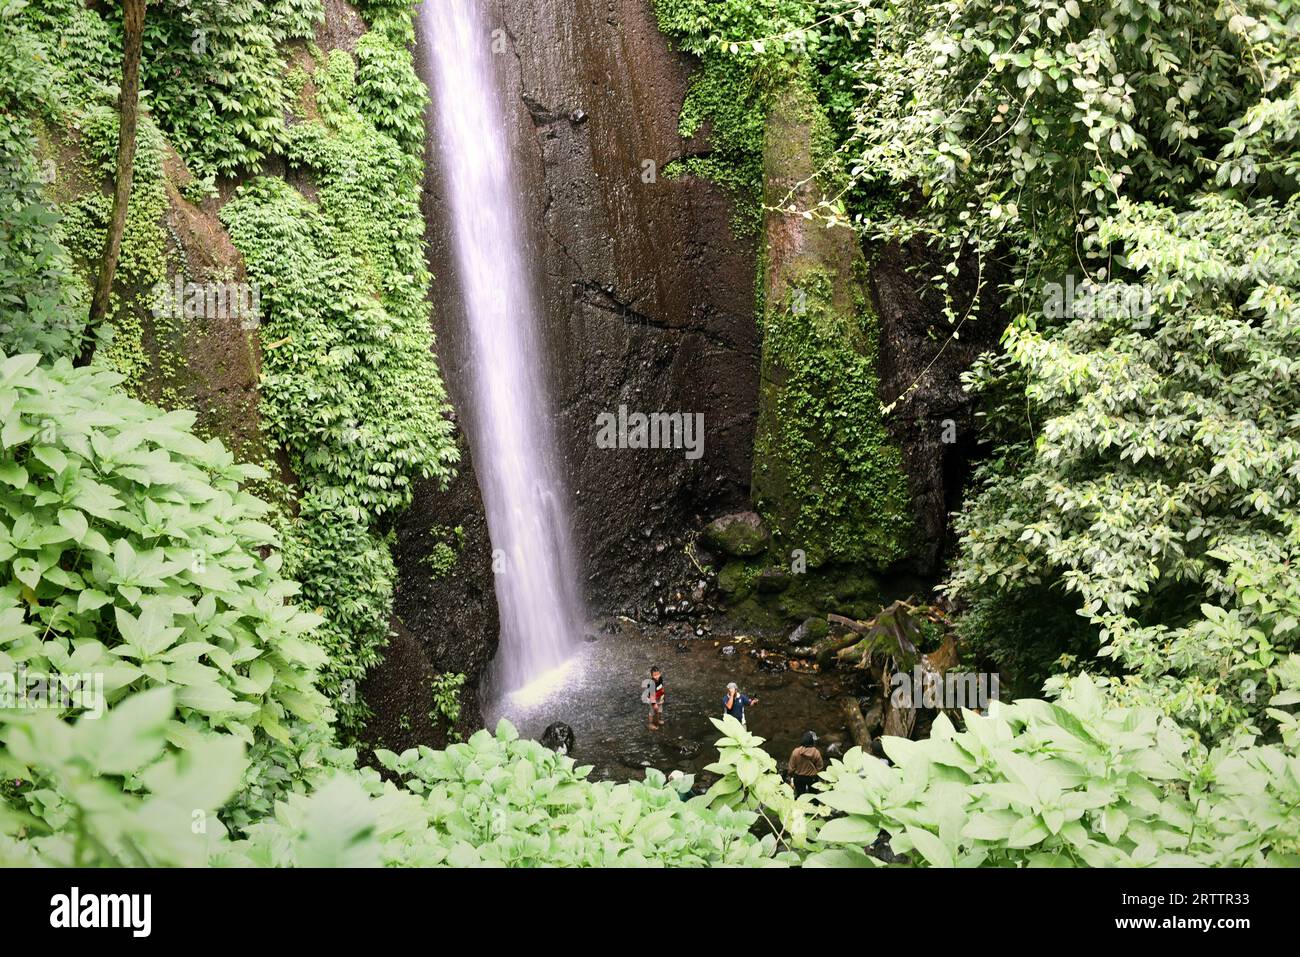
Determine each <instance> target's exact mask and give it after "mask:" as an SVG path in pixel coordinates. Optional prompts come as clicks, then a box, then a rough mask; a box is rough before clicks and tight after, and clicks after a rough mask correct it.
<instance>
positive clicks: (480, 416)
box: [420, 0, 585, 693]
mask: <svg viewBox="0 0 1300 957" xmlns="http://www.w3.org/2000/svg"><path fill="white" fill-rule="evenodd" d="M481 2H482V0H425V2H424V3H423V4H422V6H421V8H420V16H421V17H422V20H423V28H424V30H423V32H424V36H425V38H426V40H427V43H428V56H427V63H428V67H427V69H426V73H427V75H426V76H425V77H424V80H425V82H426V83H427V84H428V86H429V89H430V93H431V94H432V96H433V99H434V102H435V104H436V110H435V122H436V136H437V139H436V143H437V149H438V154H439V162H440V165H441V168H442V169H443V184H444V192H445V196H444V198H445V204H446V205H445V209H446V215H447V217H448V223H449V225H450V232H449V237H450V247H451V249H452V250H453V253H454V263H455V271H456V278H457V281H458V283H459V291H460V295H461V300H462V302H463V312H464V316H465V321H466V323H467V325H468V332H469V336H468V348H467V356H468V373H469V378H470V382H471V388H472V403H473V408H472V409H471V410H470V414H469V415H468V419H469V425H468V438H469V442H470V448H471V450H472V452H473V456H474V464H475V469H476V471H477V472H478V479H479V484H480V487H481V489H482V492H483V505H484V509H485V511H486V513H487V523H488V532H489V534H490V536H491V539H492V547H493V571H494V572H495V573H496V574H495V580H496V593H497V602H498V605H499V606H500V611H501V642H500V645H499V648H498V651H497V657H496V660H495V662H494V663H493V668H492V674H491V676H490V684H491V687H492V690H493V693H503V692H511V691H516V690H518V689H520V688H522V687H523V686H524V685H527V684H529V683H530V682H535V681H537V680H538V679H540V678H543V677H544V676H545V675H546V674H547V673H548V672H553V671H554V670H555V669H557V668H558V667H559V666H560V665H562V664H563V663H564V662H565V661H566V660H568V659H569V657H570V655H571V654H572V653H573V651H574V649H575V647H576V646H577V642H578V639H579V637H580V635H581V628H582V624H583V621H584V617H585V616H584V614H583V612H582V599H581V596H580V593H579V589H578V587H577V584H576V575H575V571H574V569H575V563H574V560H573V548H572V544H571V540H570V525H569V516H568V514H567V509H566V502H567V501H568V496H567V492H566V490H565V488H564V485H563V483H562V481H561V479H560V471H559V468H558V466H557V462H556V450H557V442H556V436H555V430H554V429H553V428H552V421H553V417H552V412H551V409H550V406H549V403H548V397H547V389H546V385H545V381H544V378H543V376H542V374H541V367H542V361H543V353H542V349H541V346H540V337H539V335H538V331H537V329H536V328H535V326H536V324H537V317H538V310H537V305H536V302H535V297H534V294H533V285H532V280H531V276H530V272H529V268H528V263H527V262H526V260H525V257H524V255H523V245H524V243H523V233H522V231H521V229H520V218H521V217H520V214H519V211H518V209H517V208H516V202H517V199H516V197H518V196H519V195H520V193H521V190H522V187H521V183H522V178H521V177H520V176H519V175H518V174H517V172H516V170H515V169H514V164H513V162H512V157H511V152H510V148H509V142H508V137H507V135H506V116H505V111H504V110H503V108H502V99H501V96H500V94H499V93H498V90H497V84H498V79H499V78H498V75H497V58H496V57H494V55H493V52H492V48H491V47H492V36H491V34H490V32H489V30H488V28H487V24H486V23H485V21H484V20H483V17H482V14H481V12H480V9H479V6H480V3H481Z"/></svg>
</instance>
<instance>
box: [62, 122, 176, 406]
mask: <svg viewBox="0 0 1300 957" xmlns="http://www.w3.org/2000/svg"><path fill="white" fill-rule="evenodd" d="M76 128H77V130H78V133H79V136H80V142H81V144H82V146H83V148H84V149H85V163H86V169H85V171H84V172H85V175H86V177H87V178H88V179H89V180H90V181H91V182H94V183H98V182H100V181H107V182H111V181H112V177H113V175H114V173H115V170H116V168H117V131H118V115H117V112H116V111H115V110H113V109H111V108H109V107H107V106H95V107H90V108H88V109H87V110H86V111H85V112H84V113H83V114H82V115H81V116H80V117H79V118H78V120H77V121H76ZM165 150H166V145H165V143H164V141H163V138H162V136H161V135H160V134H159V132H158V129H157V127H155V126H154V125H153V124H152V123H150V122H149V121H148V120H144V121H142V122H141V123H140V126H139V129H138V131H137V135H136V153H135V160H134V164H133V167H132V169H133V172H132V180H131V201H130V204H129V205H128V207H127V216H126V227H125V229H124V231H123V233H122V250H121V254H120V256H119V258H118V265H117V271H116V273H115V274H114V280H113V292H112V295H111V297H110V299H109V311H108V328H107V329H97V330H93V331H94V332H95V334H96V335H97V336H98V337H99V338H100V345H99V347H98V348H97V349H96V351H95V361H96V363H98V364H101V365H104V366H106V367H107V368H109V369H112V370H113V371H115V372H119V373H121V374H122V375H123V376H124V377H125V378H126V381H127V383H128V385H129V387H130V388H132V389H134V390H135V391H136V392H137V393H139V392H141V391H142V386H143V384H144V378H145V375H146V373H147V372H148V370H149V356H148V354H147V353H146V351H145V347H144V341H145V330H146V328H147V327H148V325H150V324H151V321H152V317H151V313H152V312H153V309H154V306H155V305H156V304H155V302H154V298H153V290H154V287H155V286H156V285H157V284H158V283H160V282H163V281H165V280H166V278H167V243H168V238H169V237H168V234H167V231H166V229H165V227H164V224H163V218H164V214H165V213H166V211H167V190H166V186H165V185H164V180H163V156H164V152H165ZM63 212H64V216H65V223H66V231H67V237H68V246H69V248H70V250H71V252H72V255H73V256H74V257H75V259H76V261H77V262H78V263H79V264H80V265H81V267H82V270H83V272H84V274H85V275H87V276H95V275H97V274H98V269H99V262H100V259H101V258H102V256H103V254H104V242H105V239H106V237H107V235H108V225H109V221H110V220H111V219H112V215H113V200H112V198H111V197H110V196H107V195H105V194H104V193H102V192H100V191H99V190H97V189H92V190H90V191H89V192H87V193H85V194H84V195H82V196H80V197H79V198H77V199H75V200H72V201H70V202H68V203H66V204H65V206H64V209H63Z"/></svg>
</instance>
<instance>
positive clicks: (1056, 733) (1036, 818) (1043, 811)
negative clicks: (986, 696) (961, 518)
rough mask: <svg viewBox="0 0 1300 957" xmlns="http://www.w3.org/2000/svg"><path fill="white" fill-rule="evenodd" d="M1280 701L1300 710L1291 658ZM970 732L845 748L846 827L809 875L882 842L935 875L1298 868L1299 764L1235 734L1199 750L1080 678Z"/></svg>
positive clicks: (938, 731)
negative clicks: (1040, 869) (947, 870)
mask: <svg viewBox="0 0 1300 957" xmlns="http://www.w3.org/2000/svg"><path fill="white" fill-rule="evenodd" d="M1281 677H1282V679H1283V681H1284V683H1285V684H1286V685H1288V691H1287V692H1286V693H1284V694H1283V695H1280V696H1278V697H1277V698H1276V699H1275V700H1276V703H1277V704H1279V705H1283V704H1294V703H1296V702H1297V701H1300V694H1297V693H1296V689H1297V688H1300V659H1297V658H1295V657H1292V658H1291V660H1290V662H1289V664H1288V665H1287V671H1286V673H1285V674H1283V675H1282V676H1281ZM964 717H965V722H966V730H964V731H961V732H958V731H956V730H955V729H954V728H953V726H952V724H951V723H950V722H949V721H948V719H947V718H946V717H944V716H940V717H939V718H938V719H937V720H936V721H935V724H934V728H933V730H932V732H931V737H930V738H929V739H928V740H924V741H909V740H906V739H903V738H884V739H883V741H884V746H885V753H886V754H888V755H889V758H890V759H891V761H893V766H890V765H887V764H885V763H884V762H883V761H880V760H878V759H877V758H875V757H872V756H870V755H867V754H864V753H863V752H862V751H861V749H858V748H855V749H853V750H852V751H850V752H849V753H848V754H847V755H845V758H844V760H843V761H842V762H838V761H837V762H833V763H832V764H831V766H830V768H829V769H828V770H827V771H826V772H825V774H824V777H825V778H826V779H827V781H828V783H829V787H828V788H827V789H826V790H824V791H823V792H822V793H821V794H819V795H818V798H817V799H818V801H819V802H820V803H821V804H824V805H825V806H827V807H829V808H831V809H833V810H835V811H836V812H839V814H840V815H841V816H839V817H836V818H835V819H833V820H831V821H829V822H827V823H826V824H825V825H824V826H823V827H822V828H821V829H820V832H819V834H818V841H819V842H820V843H821V844H822V845H823V846H824V849H823V850H821V851H819V852H817V853H816V854H814V855H812V856H811V857H810V858H809V861H808V863H809V864H812V865H833V866H841V865H857V866H863V865H869V864H878V863H879V861H877V860H876V859H875V858H874V857H870V856H868V855H867V854H866V853H865V851H864V847H865V846H866V845H870V844H872V843H873V842H874V841H875V840H876V839H877V837H878V836H879V834H880V832H881V831H882V830H883V831H886V832H887V833H888V834H889V836H890V837H889V840H890V845H891V848H892V849H893V850H894V851H895V852H897V853H903V854H906V855H907V856H908V859H909V861H910V863H912V864H916V865H922V864H928V865H931V866H937V867H951V866H954V865H955V866H960V867H976V866H1001V867H1007V866H1048V867H1060V866H1089V867H1115V866H1124V867H1141V866H1150V865H1153V864H1161V865H1166V866H1168V865H1178V864H1183V865H1212V866H1218V867H1224V866H1243V865H1266V864H1267V865H1287V866H1295V865H1296V864H1298V863H1300V824H1297V821H1296V819H1295V817H1294V815H1293V814H1292V812H1291V809H1292V808H1294V807H1295V806H1296V803H1297V801H1300V757H1297V756H1296V753H1295V746H1296V744H1297V740H1296V737H1295V732H1294V727H1295V726H1294V724H1292V725H1291V728H1290V731H1289V732H1288V734H1287V737H1286V738H1285V739H1284V741H1283V744H1282V746H1279V745H1276V744H1258V743H1257V742H1256V740H1255V738H1254V737H1252V736H1250V735H1242V736H1239V737H1236V738H1234V739H1232V740H1230V741H1226V742H1224V743H1223V744H1221V745H1219V746H1217V747H1215V748H1213V749H1212V750H1208V751H1207V750H1206V749H1205V748H1203V747H1201V746H1200V745H1198V744H1197V743H1195V740H1194V738H1193V736H1192V735H1190V734H1189V733H1187V732H1186V731H1185V730H1183V729H1182V728H1180V727H1179V726H1178V725H1177V724H1176V723H1175V722H1173V721H1172V720H1171V719H1170V718H1168V717H1167V716H1165V715H1163V714H1162V713H1160V712H1159V711H1158V710H1156V709H1153V708H1123V707H1116V706H1115V703H1114V702H1113V701H1112V700H1109V699H1108V698H1107V697H1106V695H1105V694H1104V693H1103V691H1102V689H1101V688H1100V687H1099V686H1098V685H1095V684H1094V683H1093V682H1092V681H1091V679H1089V678H1088V677H1087V676H1084V677H1081V678H1079V679H1078V680H1076V681H1074V682H1072V683H1071V684H1070V686H1069V689H1068V690H1067V691H1066V693H1065V694H1063V695H1062V697H1061V699H1060V700H1059V701H1057V702H1055V703H1048V702H1045V701H1037V700H1033V699H1023V700H1020V701H1016V702H1014V703H1013V704H1010V705H1005V706H1003V705H995V706H994V707H993V709H992V710H991V711H990V713H989V715H988V716H979V715H975V714H972V713H970V712H964Z"/></svg>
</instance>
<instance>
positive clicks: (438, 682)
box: [429, 671, 465, 734]
mask: <svg viewBox="0 0 1300 957" xmlns="http://www.w3.org/2000/svg"><path fill="white" fill-rule="evenodd" d="M464 687H465V676H464V675H463V674H453V673H452V672H450V671H447V672H443V673H442V674H440V675H438V676H437V677H436V678H434V679H433V685H432V687H431V688H430V691H431V692H432V694H433V708H432V709H431V710H430V711H429V720H430V721H432V722H433V723H434V724H439V723H442V724H443V725H444V726H445V727H446V729H447V733H448V734H452V733H453V732H454V730H455V727H456V723H457V722H458V721H460V696H461V689H462V688H464Z"/></svg>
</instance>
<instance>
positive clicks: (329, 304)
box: [221, 50, 457, 730]
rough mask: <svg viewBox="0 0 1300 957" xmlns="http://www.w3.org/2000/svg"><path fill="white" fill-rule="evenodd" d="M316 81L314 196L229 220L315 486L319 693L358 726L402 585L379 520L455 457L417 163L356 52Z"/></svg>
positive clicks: (288, 143) (278, 414)
mask: <svg viewBox="0 0 1300 957" xmlns="http://www.w3.org/2000/svg"><path fill="white" fill-rule="evenodd" d="M407 69H408V71H409V62H408V63H407ZM314 79H315V83H316V89H317V91H318V92H317V103H318V105H319V107H320V112H321V116H322V119H321V120H319V121H312V122H304V123H301V124H298V125H296V126H294V127H293V128H291V129H290V130H289V132H288V133H287V135H286V139H285V143H284V149H285V151H286V155H287V157H288V159H289V162H290V163H291V164H293V165H295V166H299V167H301V168H303V169H304V170H306V171H309V172H310V174H311V175H312V177H313V179H314V182H315V185H316V193H317V199H316V202H314V203H313V202H311V201H308V200H307V199H306V198H305V197H304V196H303V195H302V194H301V193H299V192H298V191H297V190H295V189H294V188H293V187H291V186H289V185H288V184H287V183H285V182H284V181H283V180H280V179H272V178H266V177H263V178H258V179H254V180H251V181H250V182H248V183H246V184H244V185H243V186H241V187H240V189H239V191H238V193H237V195H236V197H235V198H234V199H233V200H232V201H231V202H229V203H228V204H227V205H226V206H224V207H223V208H222V212H221V216H222V219H223V221H224V222H225V223H226V224H227V226H228V228H229V229H230V233H231V237H232V239H233V241H234V243H235V245H236V247H237V248H238V249H239V250H240V252H241V253H242V254H243V256H244V259H245V261H246V263H247V266H248V272H249V276H250V278H251V279H252V280H253V281H255V282H257V283H258V284H259V285H260V288H261V290H262V308H263V312H264V317H263V323H262V327H261V333H262V337H263V341H264V342H265V343H267V344H268V345H267V347H266V349H265V352H264V358H263V383H262V414H263V419H264V422H265V425H266V427H267V428H268V430H269V431H270V433H271V435H272V436H273V437H274V438H275V439H276V440H277V441H278V442H280V443H281V444H282V445H283V446H284V448H285V449H286V450H287V451H288V453H289V457H290V461H291V463H292V466H293V469H294V472H295V474H296V475H297V477H298V479H299V480H300V482H301V483H302V486H303V496H302V500H301V502H300V503H299V510H298V514H297V516H296V518H295V520H294V521H293V523H292V524H291V526H290V527H289V529H288V530H287V531H286V536H287V539H288V541H287V543H286V563H287V567H288V568H289V569H290V571H291V572H292V574H293V575H294V576H295V577H296V578H298V579H299V580H301V581H302V582H303V583H304V594H305V598H306V600H307V601H308V602H310V603H311V604H312V605H313V607H317V608H319V609H320V613H321V614H322V615H323V616H324V617H325V625H324V627H323V628H322V629H321V631H320V632H319V639H320V640H321V641H322V642H323V643H324V645H325V646H326V648H327V649H329V651H330V658H331V664H330V667H329V668H328V669H327V670H326V672H325V674H324V675H322V678H321V687H322V689H323V690H324V691H325V692H326V693H327V694H329V695H330V696H331V697H335V699H336V701H337V707H338V709H339V711H340V716H341V720H342V723H343V725H344V726H345V727H347V728H349V729H352V730H356V729H358V728H359V726H360V723H361V721H362V720H363V719H364V717H365V714H366V710H365V707H364V704H363V703H362V702H361V701H360V700H359V699H358V698H357V696H356V689H357V687H358V686H359V684H360V679H361V678H362V677H363V676H364V674H365V671H366V669H367V668H369V667H371V666H372V665H373V664H375V663H376V662H377V661H378V660H379V654H380V650H381V649H382V647H383V645H384V644H386V643H387V640H388V617H389V614H390V610H391V606H392V589H393V584H394V582H395V579H396V573H395V569H394V567H393V564H392V558H391V555H390V553H389V550H388V542H387V540H386V539H385V537H384V536H383V535H381V534H380V533H379V531H378V527H379V526H378V523H379V522H380V521H381V520H387V517H388V516H390V515H391V514H392V513H393V512H394V511H396V510H398V509H401V508H403V507H405V506H406V504H407V503H408V502H409V501H410V495H411V483H412V481H413V480H415V479H416V478H417V477H423V478H435V479H439V480H445V479H446V478H447V477H448V476H449V475H450V474H451V470H452V468H453V466H454V464H455V462H456V459H457V452H456V448H455V444H454V442H453V441H452V438H451V428H452V427H451V423H450V422H449V421H448V419H447V418H446V417H445V414H444V413H445V410H446V408H447V400H446V392H445V390H444V388H443V384H442V380H441V377H440V375H439V373H438V369H437V366H436V364H435V362H434V359H433V356H432V354H431V353H430V351H429V347H430V333H429V326H428V305H427V301H426V299H425V294H426V291H427V288H428V283H429V273H428V269H427V267H426V265H425V259H424V246H423V219H422V217H421V215H420V209H419V188H420V170H421V166H420V162H419V157H418V155H414V154H413V153H412V152H410V150H409V149H405V148H403V147H402V146H401V145H400V144H398V143H397V142H396V141H395V140H394V139H393V138H392V137H391V136H390V135H388V134H387V133H385V132H384V131H383V130H381V129H377V128H376V125H375V124H374V123H373V122H372V121H371V120H369V119H368V118H367V117H366V116H365V115H363V114H362V113H361V112H360V111H359V109H358V106H357V101H359V100H361V99H362V98H363V96H364V95H366V94H365V93H364V85H363V86H358V84H357V83H356V81H355V69H354V64H353V61H352V59H351V57H350V56H349V55H348V54H347V53H346V52H343V51H339V50H336V51H333V53H332V54H331V56H330V57H329V59H328V60H327V61H326V63H325V64H324V65H323V66H322V67H321V68H318V69H317V70H316V73H315V76H314ZM412 82H416V85H418V82H417V81H414V80H413V77H412Z"/></svg>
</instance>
